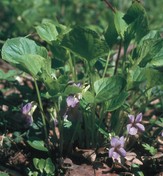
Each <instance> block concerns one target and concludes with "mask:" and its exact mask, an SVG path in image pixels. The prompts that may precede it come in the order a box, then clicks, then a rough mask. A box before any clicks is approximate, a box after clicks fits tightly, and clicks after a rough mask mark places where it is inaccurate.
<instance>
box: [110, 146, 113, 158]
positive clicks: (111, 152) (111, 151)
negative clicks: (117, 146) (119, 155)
mask: <svg viewBox="0 0 163 176" xmlns="http://www.w3.org/2000/svg"><path fill="white" fill-rule="evenodd" d="M113 152H114V148H111V149H109V158H112V157H113Z"/></svg>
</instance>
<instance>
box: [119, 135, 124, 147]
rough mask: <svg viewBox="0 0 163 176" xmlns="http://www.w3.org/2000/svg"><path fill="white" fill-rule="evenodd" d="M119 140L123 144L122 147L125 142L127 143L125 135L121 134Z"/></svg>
mask: <svg viewBox="0 0 163 176" xmlns="http://www.w3.org/2000/svg"><path fill="white" fill-rule="evenodd" d="M119 142H120V144H121V147H123V146H124V143H125V139H124V137H123V136H121V137H120V138H119Z"/></svg>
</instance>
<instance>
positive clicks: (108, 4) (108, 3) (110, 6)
mask: <svg viewBox="0 0 163 176" xmlns="http://www.w3.org/2000/svg"><path fill="white" fill-rule="evenodd" d="M103 1H104V2H105V3H106V4H107V6H108V7H109V8H110V9H111V10H112V11H113V12H114V13H115V9H114V8H113V6H112V5H111V4H110V2H108V1H107V0H103Z"/></svg>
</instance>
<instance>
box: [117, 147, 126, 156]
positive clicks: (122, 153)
mask: <svg viewBox="0 0 163 176" xmlns="http://www.w3.org/2000/svg"><path fill="white" fill-rule="evenodd" d="M118 153H119V154H120V155H121V156H123V157H125V156H126V151H125V149H124V148H122V147H121V148H119V149H118Z"/></svg>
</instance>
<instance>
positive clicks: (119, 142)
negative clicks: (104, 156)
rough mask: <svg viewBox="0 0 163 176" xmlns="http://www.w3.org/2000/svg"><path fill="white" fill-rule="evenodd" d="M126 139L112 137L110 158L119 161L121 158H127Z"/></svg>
mask: <svg viewBox="0 0 163 176" xmlns="http://www.w3.org/2000/svg"><path fill="white" fill-rule="evenodd" d="M124 143H125V141H124V137H123V136H122V137H120V138H119V137H112V139H111V141H110V144H111V148H110V149H109V158H113V159H116V160H118V159H119V158H120V156H122V157H125V156H126V151H125V149H124Z"/></svg>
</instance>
